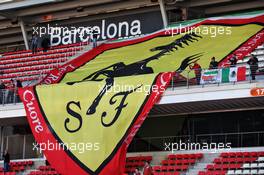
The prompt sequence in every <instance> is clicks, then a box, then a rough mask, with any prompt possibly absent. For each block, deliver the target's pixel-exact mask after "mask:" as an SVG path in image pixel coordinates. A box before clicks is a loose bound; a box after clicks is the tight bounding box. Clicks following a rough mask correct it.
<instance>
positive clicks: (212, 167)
mask: <svg viewBox="0 0 264 175" xmlns="http://www.w3.org/2000/svg"><path fill="white" fill-rule="evenodd" d="M241 167H242V164H214V165H207V166H206V169H207V170H227V169H237V168H241Z"/></svg>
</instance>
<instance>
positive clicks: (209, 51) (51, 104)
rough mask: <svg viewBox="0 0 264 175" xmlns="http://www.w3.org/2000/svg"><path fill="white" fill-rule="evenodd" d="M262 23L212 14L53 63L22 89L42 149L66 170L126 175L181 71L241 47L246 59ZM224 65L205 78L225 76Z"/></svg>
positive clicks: (68, 174)
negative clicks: (143, 132)
mask: <svg viewBox="0 0 264 175" xmlns="http://www.w3.org/2000/svg"><path fill="white" fill-rule="evenodd" d="M263 24H264V15H263V14H259V15H255V16H250V17H245V18H232V19H230V18H226V19H225V18H219V19H215V18H214V19H207V20H204V21H201V22H198V23H195V24H192V25H188V26H184V27H183V28H180V29H177V28H176V29H175V28H172V29H166V30H162V31H159V32H156V33H153V34H150V35H147V36H144V37H140V38H135V39H129V40H124V41H113V42H108V43H105V44H102V45H100V46H98V47H97V48H95V49H92V50H90V51H88V52H86V53H84V54H83V55H80V56H79V57H78V58H76V59H73V60H71V61H69V62H67V63H66V64H64V65H62V66H60V67H59V68H58V69H54V70H52V71H51V73H50V74H49V75H47V76H46V77H45V78H44V79H43V80H42V81H41V82H40V84H39V85H37V86H34V87H27V88H23V89H20V90H19V95H20V97H21V100H22V101H23V103H24V106H25V109H26V113H27V119H28V121H29V124H30V126H31V129H32V132H33V134H34V137H35V138H36V141H37V142H38V144H39V148H40V149H41V150H43V152H44V154H45V156H46V157H47V159H48V161H49V162H50V163H51V165H52V166H53V167H55V168H56V170H57V171H58V172H59V173H61V174H62V175H123V174H124V167H125V157H126V151H127V148H128V146H129V144H130V142H131V140H132V139H133V137H134V136H135V135H136V132H137V130H138V129H139V128H140V127H141V125H142V123H143V122H144V120H145V118H146V116H147V114H148V112H149V111H150V110H151V108H152V107H153V105H154V104H155V103H156V101H157V100H158V99H159V98H160V97H161V95H162V93H163V92H164V91H165V89H166V87H167V85H168V84H169V83H170V81H171V79H172V77H173V76H174V73H175V72H177V74H180V75H181V76H182V77H185V78H187V76H185V75H184V73H185V72H188V71H190V69H189V67H190V66H191V65H192V64H194V63H198V64H199V65H201V67H202V68H203V69H206V68H208V66H209V63H210V60H211V58H212V57H215V58H216V61H217V62H219V65H220V66H221V67H222V66H226V63H227V62H228V58H229V57H230V55H231V54H232V53H234V52H235V53H237V54H239V53H240V55H239V59H242V57H243V56H244V55H246V54H248V53H249V52H250V51H252V49H254V48H256V47H257V46H258V44H259V43H261V42H263V41H264V39H263V37H262V38H259V36H262V34H263V33H264V32H263V31H264V30H263ZM242 48H243V49H242ZM217 71H218V69H217V70H212V71H208V72H206V73H204V78H203V77H202V79H203V81H205V80H206V81H208V80H210V81H218V79H221V76H219V73H218V72H219V71H218V72H217ZM229 72H230V71H229ZM232 72H234V71H232ZM226 75H229V74H226ZM231 75H232V76H231ZM233 75H234V74H230V76H228V78H229V79H230V78H231V79H232V77H234V76H233ZM238 75H240V74H238ZM194 77H195V75H194V73H193V74H189V75H188V78H194ZM236 78H237V79H239V77H236ZM154 127H155V126H154Z"/></svg>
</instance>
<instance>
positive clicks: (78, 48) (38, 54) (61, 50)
mask: <svg viewBox="0 0 264 175" xmlns="http://www.w3.org/2000/svg"><path fill="white" fill-rule="evenodd" d="M80 50H81V48H80V47H76V48H67V49H59V50H49V51H48V52H38V53H35V54H32V53H27V54H17V55H10V56H4V57H2V58H1V60H6V61H8V60H16V59H20V58H24V57H36V56H41V55H51V54H57V53H67V52H76V51H80Z"/></svg>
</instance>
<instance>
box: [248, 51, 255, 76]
mask: <svg viewBox="0 0 264 175" xmlns="http://www.w3.org/2000/svg"><path fill="white" fill-rule="evenodd" d="M247 64H248V65H249V67H250V74H251V80H255V79H256V72H257V70H258V58H257V57H256V56H254V55H252V54H251V55H250V58H249V60H248V62H247Z"/></svg>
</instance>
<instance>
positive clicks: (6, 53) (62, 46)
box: [3, 42, 89, 56]
mask: <svg viewBox="0 0 264 175" xmlns="http://www.w3.org/2000/svg"><path fill="white" fill-rule="evenodd" d="M87 44H89V43H88V42H81V43H74V44H67V45H59V46H52V47H50V50H54V49H62V48H68V47H78V46H82V45H87ZM41 50H43V49H42V48H38V51H41ZM31 52H32V50H21V51H13V52H5V53H3V55H5V56H7V55H16V54H23V53H31Z"/></svg>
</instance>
